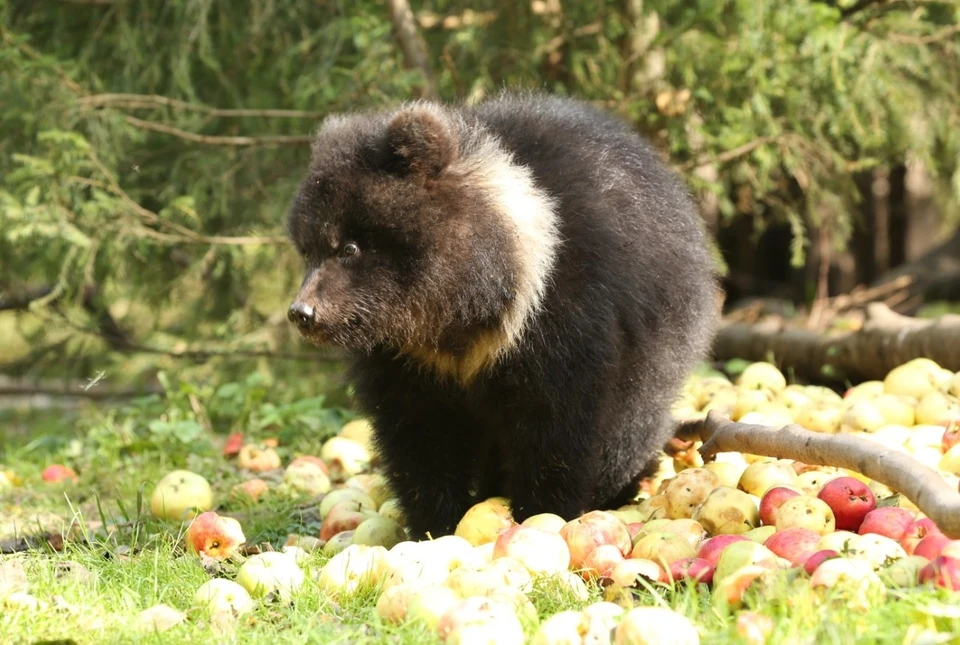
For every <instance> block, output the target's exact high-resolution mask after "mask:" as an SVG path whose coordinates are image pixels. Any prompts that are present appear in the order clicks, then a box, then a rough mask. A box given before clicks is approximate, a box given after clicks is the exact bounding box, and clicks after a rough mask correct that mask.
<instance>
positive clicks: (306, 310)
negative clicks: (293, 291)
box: [287, 302, 313, 329]
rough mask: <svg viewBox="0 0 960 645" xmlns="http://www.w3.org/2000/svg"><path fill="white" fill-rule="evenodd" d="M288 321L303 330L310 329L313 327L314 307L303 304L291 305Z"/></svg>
mask: <svg viewBox="0 0 960 645" xmlns="http://www.w3.org/2000/svg"><path fill="white" fill-rule="evenodd" d="M287 319H288V320H289V321H290V322H292V323H294V324H296V325H297V327H300V328H301V329H309V328H310V327H312V326H313V307H311V306H310V305H308V304H304V303H302V302H295V303H293V304H292V305H290V309H289V310H288V311H287Z"/></svg>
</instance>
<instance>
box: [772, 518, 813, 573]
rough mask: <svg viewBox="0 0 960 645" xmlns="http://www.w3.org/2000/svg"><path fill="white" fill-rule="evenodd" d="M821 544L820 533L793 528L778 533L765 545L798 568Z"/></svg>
mask: <svg viewBox="0 0 960 645" xmlns="http://www.w3.org/2000/svg"><path fill="white" fill-rule="evenodd" d="M819 542H820V534H819V533H816V532H815V531H811V530H810V529H805V528H801V527H793V528H789V529H784V530H783V531H777V532H776V533H774V534H773V535H771V536H770V537H769V538H768V539H767V541H766V542H764V543H763V545H764V546H765V547H767V548H768V549H770V550H771V551H772V552H773V553H775V554H777V555H778V556H780V557H781V558H784V559H785V560H789V561H790V564H792V565H793V566H795V567H798V566H800V565H801V563H802V562H803V561H804V560H806V558H807V557H808V556H809V555H810V554H811V553H813V552H814V551H816V550H817V544H818V543H819Z"/></svg>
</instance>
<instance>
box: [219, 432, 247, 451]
mask: <svg viewBox="0 0 960 645" xmlns="http://www.w3.org/2000/svg"><path fill="white" fill-rule="evenodd" d="M243 443H244V440H243V433H242V432H231V433H230V436H229V437H227V440H226V441H225V442H224V444H223V456H224V457H236V456H237V455H238V454H240V449H241V448H243Z"/></svg>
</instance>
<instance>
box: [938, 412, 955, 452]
mask: <svg viewBox="0 0 960 645" xmlns="http://www.w3.org/2000/svg"><path fill="white" fill-rule="evenodd" d="M944 425H946V427H947V429H946V430H944V432H943V441H942V442H941V446H940V447H941V449H942V450H943V452H944V453H946V452H947V451H948V450H950V449H951V448H953V447H954V446H955V445H957V444H958V443H960V419H951V420H950V421H947V423H946V424H944Z"/></svg>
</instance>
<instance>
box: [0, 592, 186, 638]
mask: <svg viewBox="0 0 960 645" xmlns="http://www.w3.org/2000/svg"><path fill="white" fill-rule="evenodd" d="M11 596H13V597H17V596H24V597H17V598H16V602H11V600H12V599H11ZM24 601H26V602H24ZM4 604H6V605H8V606H9V605H13V608H14V609H18V608H19V609H38V608H40V607H39V602H38V601H37V599H36V598H34V597H33V596H31V595H29V594H21V593H14V594H11V595H10V596H7V597H6V598H5V599H4ZM186 618H187V616H186V614H184V613H183V612H182V611H178V610H176V609H174V608H173V607H171V606H170V605H167V604H165V603H160V604H158V605H153V606H152V607H147V608H146V609H144V610H143V611H141V612H140V613H139V614H138V615H137V624H138V626H139V627H140V628H141V629H144V630H147V631H150V632H157V633H159V632H165V631H167V630H168V629H172V628H174V627H176V626H177V625H179V624H180V623H182V622H183V621H185V620H186Z"/></svg>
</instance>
